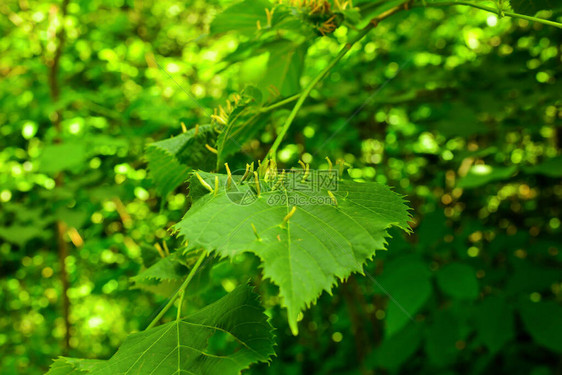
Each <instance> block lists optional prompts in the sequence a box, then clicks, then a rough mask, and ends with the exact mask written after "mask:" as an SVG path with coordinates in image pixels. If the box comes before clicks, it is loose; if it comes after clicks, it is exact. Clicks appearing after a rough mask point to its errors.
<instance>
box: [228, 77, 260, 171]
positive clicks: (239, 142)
mask: <svg viewBox="0 0 562 375" xmlns="http://www.w3.org/2000/svg"><path fill="white" fill-rule="evenodd" d="M240 96H241V98H240V99H239V100H238V103H236V104H235V106H234V108H233V110H232V112H231V113H230V114H229V115H228V118H227V119H226V120H227V123H226V125H225V127H224V129H222V132H221V133H220V134H219V136H218V138H217V151H218V156H217V158H218V161H219V165H220V164H221V163H222V162H223V161H224V160H226V158H227V157H228V156H229V155H231V154H234V153H236V152H238V151H240V148H241V147H242V146H243V145H244V144H245V143H246V142H247V141H248V140H250V139H252V138H253V137H254V136H255V134H256V133H257V132H259V131H260V130H261V129H262V128H263V127H264V126H265V125H266V124H267V123H266V122H265V121H260V120H261V119H262V118H263V116H264V114H261V113H259V111H258V110H257V106H258V105H259V104H260V103H261V101H262V93H261V91H260V90H259V89H258V88H256V87H254V86H247V87H246V88H245V89H244V90H243V91H242V92H241V93H240Z"/></svg>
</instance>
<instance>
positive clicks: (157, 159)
mask: <svg viewBox="0 0 562 375" xmlns="http://www.w3.org/2000/svg"><path fill="white" fill-rule="evenodd" d="M213 133H214V132H213V130H212V129H211V126H210V125H202V126H199V127H197V128H192V129H189V130H188V131H187V132H185V133H182V134H180V135H178V136H177V137H173V138H169V139H165V140H163V141H159V142H154V143H151V144H149V145H148V146H147V148H146V159H147V160H148V169H149V172H150V176H151V178H152V181H153V182H154V185H155V187H156V191H158V194H160V195H161V196H162V197H165V196H166V195H168V194H169V193H170V192H171V191H173V190H174V189H175V188H177V187H178V186H179V185H180V184H181V183H182V182H184V181H185V180H186V178H187V173H188V171H189V170H190V169H191V168H192V167H193V166H195V165H197V166H199V167H201V165H207V166H210V165H213V163H210V162H209V160H213V159H214V158H213V157H212V154H211V153H210V151H209V150H207V149H206V148H205V145H206V144H210V145H212V144H214V141H213Z"/></svg>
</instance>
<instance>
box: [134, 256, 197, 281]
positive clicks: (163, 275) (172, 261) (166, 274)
mask: <svg viewBox="0 0 562 375" xmlns="http://www.w3.org/2000/svg"><path fill="white" fill-rule="evenodd" d="M185 275H186V267H185V266H184V265H183V264H181V262H180V258H179V255H178V253H172V254H170V256H167V257H166V258H162V259H160V260H159V261H158V262H156V263H155V264H154V265H152V266H150V267H149V268H147V269H146V270H144V271H142V272H141V273H139V274H138V275H137V276H134V277H131V281H134V282H138V283H143V282H146V281H149V280H170V281H175V280H182V279H183V278H184V277H185Z"/></svg>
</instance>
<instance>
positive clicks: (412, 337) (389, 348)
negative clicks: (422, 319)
mask: <svg viewBox="0 0 562 375" xmlns="http://www.w3.org/2000/svg"><path fill="white" fill-rule="evenodd" d="M421 339H422V330H421V326H420V325H419V324H417V323H411V324H409V325H408V326H406V327H405V328H404V329H402V330H401V331H400V332H398V333H396V334H395V335H393V336H392V337H387V338H385V340H384V341H383V342H382V344H381V345H380V346H379V347H378V348H376V349H375V350H374V351H373V353H372V357H371V358H369V359H368V360H367V361H369V362H374V363H373V364H374V365H375V366H377V367H382V368H385V369H389V370H396V369H398V368H399V367H400V366H401V365H402V364H403V363H404V362H406V361H407V360H408V358H410V357H411V356H412V355H413V354H414V353H415V352H416V350H417V349H418V348H419V346H420V344H421Z"/></svg>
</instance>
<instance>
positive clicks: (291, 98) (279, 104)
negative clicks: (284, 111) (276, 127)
mask: <svg viewBox="0 0 562 375" xmlns="http://www.w3.org/2000/svg"><path fill="white" fill-rule="evenodd" d="M300 96H301V94H300V93H299V94H295V95H293V96H289V97H288V98H285V99H283V100H280V101H278V102H275V103H273V104H271V105H269V106H267V107H261V108H260V109H259V112H260V113H265V112H269V111H271V110H273V109H276V108H279V107H282V106H284V105H285V104H289V103H291V102H294V101H295V100H297V99H298V98H299V97H300Z"/></svg>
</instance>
